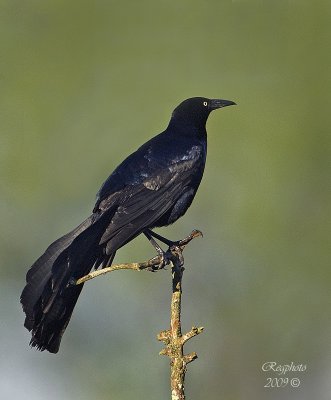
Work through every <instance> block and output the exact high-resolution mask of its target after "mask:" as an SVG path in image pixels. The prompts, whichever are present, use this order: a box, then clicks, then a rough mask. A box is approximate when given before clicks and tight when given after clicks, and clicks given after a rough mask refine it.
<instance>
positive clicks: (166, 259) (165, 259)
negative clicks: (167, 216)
mask: <svg viewBox="0 0 331 400" xmlns="http://www.w3.org/2000/svg"><path fill="white" fill-rule="evenodd" d="M152 233H154V232H152V231H151V230H149V229H145V230H144V235H145V236H146V237H147V239H148V240H149V241H150V243H151V244H152V246H153V247H154V249H155V250H156V252H157V254H158V256H159V257H160V264H159V268H164V267H165V266H166V265H167V264H168V263H169V257H168V255H167V253H166V252H165V251H164V250H163V249H162V248H161V247H160V245H159V244H158V243H157V242H156V240H155V239H154V238H153V235H152Z"/></svg>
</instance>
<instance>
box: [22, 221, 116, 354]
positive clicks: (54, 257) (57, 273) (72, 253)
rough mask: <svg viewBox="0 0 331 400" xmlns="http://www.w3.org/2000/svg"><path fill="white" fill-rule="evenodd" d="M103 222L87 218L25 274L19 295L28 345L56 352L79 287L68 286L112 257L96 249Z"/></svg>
mask: <svg viewBox="0 0 331 400" xmlns="http://www.w3.org/2000/svg"><path fill="white" fill-rule="evenodd" d="M107 220H108V219H107V218H96V216H95V214H94V215H92V216H90V217H89V218H87V219H86V220H85V221H84V222H83V223H82V224H80V225H79V226H78V227H77V228H76V229H74V230H73V231H71V232H70V233H68V234H67V235H65V236H63V237H61V238H60V239H58V240H56V241H55V242H54V243H52V244H51V245H50V246H49V247H48V248H47V250H46V251H45V253H44V254H43V255H42V256H41V257H40V258H39V259H38V260H37V261H36V262H35V263H34V264H33V265H32V267H31V268H30V270H29V271H28V273H27V276H26V286H25V288H24V290H23V292H22V295H21V303H22V306H23V310H24V312H25V314H26V318H25V323H24V326H25V327H26V328H27V329H28V330H29V331H31V333H32V338H31V342H30V344H31V345H32V346H35V347H37V348H38V349H39V350H48V351H49V352H51V353H57V352H58V350H59V346H60V341H61V338H62V335H63V333H64V331H65V329H66V327H67V325H68V322H69V320H70V317H71V314H72V312H73V309H74V307H75V304H76V302H77V299H78V296H79V294H80V292H81V290H82V288H83V285H78V286H75V285H74V284H72V283H74V282H75V280H76V279H78V278H80V277H81V276H83V275H86V274H87V273H88V272H89V271H90V270H91V269H92V267H93V266H94V267H98V266H99V265H102V266H103V265H104V264H105V263H106V262H107V261H108V260H109V259H110V258H111V257H112V255H106V254H104V252H103V249H102V247H100V246H99V241H100V238H101V236H102V234H103V232H104V229H105V228H106V226H103V225H105V224H106V223H107ZM108 221H109V220H108Z"/></svg>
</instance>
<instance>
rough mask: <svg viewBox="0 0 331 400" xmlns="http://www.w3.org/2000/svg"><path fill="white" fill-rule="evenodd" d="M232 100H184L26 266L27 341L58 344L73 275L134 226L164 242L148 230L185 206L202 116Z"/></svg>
mask: <svg viewBox="0 0 331 400" xmlns="http://www.w3.org/2000/svg"><path fill="white" fill-rule="evenodd" d="M233 104H235V103H234V102H232V101H228V100H218V99H217V100H215V99H214V100H210V99H206V98H203V97H194V98H191V99H187V100H185V101H183V102H182V103H181V104H180V105H179V106H178V107H177V108H176V109H175V110H174V111H173V113H172V116H171V119H170V122H169V125H168V127H167V128H166V130H165V131H164V132H162V133H160V134H159V135H157V136H155V137H153V138H152V139H151V140H149V141H148V142H146V143H145V144H143V145H142V146H141V147H140V148H139V149H138V150H137V151H135V152H134V153H132V154H131V155H130V156H129V157H127V158H126V159H125V160H124V161H123V162H122V163H121V164H120V165H119V166H118V167H117V168H116V169H115V171H114V172H113V173H112V174H111V175H110V176H109V178H108V179H107V180H106V181H105V183H104V184H103V185H102V187H101V189H100V190H99V192H98V194H97V201H96V204H95V207H94V209H93V213H92V215H91V216H89V217H88V218H87V219H86V220H85V221H84V222H83V223H81V224H80V225H79V226H78V227H77V228H76V229H74V230H73V231H72V232H70V233H68V234H66V235H65V236H63V237H61V238H60V239H58V240H56V241H55V242H54V243H52V244H51V245H50V246H49V247H48V248H47V250H46V251H45V253H44V254H43V255H42V256H41V257H40V258H39V259H38V260H37V261H36V262H35V263H34V264H33V265H32V267H31V268H30V269H29V271H28V273H27V276H26V282H27V283H26V286H25V288H24V290H23V292H22V295H21V303H22V306H23V310H24V312H25V314H26V318H25V323H24V325H25V327H26V328H27V329H28V330H29V331H31V332H32V339H31V342H30V344H31V345H32V346H35V347H37V348H38V349H39V350H48V351H50V352H51V353H57V351H58V350H59V346H60V341H61V338H62V335H63V333H64V331H65V329H66V327H67V325H68V322H69V320H70V317H71V314H72V312H73V309H74V306H75V304H76V302H77V299H78V296H79V294H80V292H81V290H82V288H83V285H77V286H75V285H73V284H71V283H72V282H75V280H77V279H78V278H80V277H82V276H83V275H86V274H87V273H88V272H90V270H91V269H92V268H95V269H96V268H100V267H101V268H103V267H105V266H107V265H110V263H111V262H112V261H113V259H114V257H115V253H116V251H117V250H118V249H119V248H121V247H122V246H124V245H125V244H126V243H128V242H130V241H131V240H132V239H134V238H135V237H136V236H138V235H139V234H141V233H144V234H145V235H146V236H147V237H148V238H149V239H150V240H151V241H153V243H154V245H155V244H156V242H155V241H154V239H153V237H155V238H157V239H159V240H161V241H164V242H165V243H166V244H170V243H171V241H169V240H167V239H164V238H162V237H161V236H160V235H157V234H155V233H154V232H153V231H151V229H152V228H155V227H161V226H166V225H169V224H172V223H173V222H175V221H176V220H177V219H178V218H180V217H181V216H182V215H184V213H185V212H186V210H187V209H188V208H189V206H190V205H191V203H192V200H193V198H194V196H195V193H196V191H197V189H198V187H199V184H200V181H201V178H202V175H203V171H204V167H205V161H206V154H207V132H206V121H207V118H208V116H209V114H210V112H211V111H213V110H215V109H217V108H221V107H226V106H230V105H233ZM157 250H158V252H159V253H160V254H161V255H162V251H161V248H160V247H157Z"/></svg>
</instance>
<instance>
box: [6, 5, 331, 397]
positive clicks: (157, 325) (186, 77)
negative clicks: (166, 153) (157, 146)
mask: <svg viewBox="0 0 331 400" xmlns="http://www.w3.org/2000/svg"><path fill="white" fill-rule="evenodd" d="M0 10H1V11H0V17H1V21H0V38H1V39H0V41H1V58H0V88H1V96H0V101H1V107H0V112H1V116H0V118H1V132H0V135H1V136H0V177H1V198H0V220H1V232H0V234H1V237H0V246H1V247H0V257H1V264H0V265H1V269H0V273H1V283H0V304H1V342H0V354H1V356H0V372H1V373H0V392H1V393H0V397H1V398H2V399H9V398H11V399H21V398H24V399H28V400H30V399H31V400H39V399H45V398H47V399H50V400H53V399H54V400H55V399H56V400H58V399H65V400H67V399H71V400H76V399H80V400H84V399H90V398H93V399H97V400H106V399H120V400H127V399H167V398H169V385H168V380H169V365H168V360H167V359H166V358H164V357H163V358H162V357H160V356H158V351H160V350H161V348H162V346H161V344H160V343H158V342H157V341H156V338H155V336H156V334H157V333H158V332H159V331H160V330H162V329H165V328H167V327H168V323H169V322H168V319H169V300H170V279H171V277H170V273H169V271H168V272H160V273H157V274H147V273H146V274H145V273H142V274H136V273H133V272H125V271H123V272H118V273H114V274H112V275H109V276H106V277H104V278H99V279H96V280H95V281H92V282H90V283H88V284H87V285H86V286H85V288H84V291H83V293H82V295H81V297H80V299H79V302H78V304H77V307H76V309H75V312H74V315H73V318H72V320H71V323H70V325H69V327H68V329H67V331H66V333H65V335H64V338H63V341H62V346H61V349H60V352H59V353H58V355H52V354H48V353H46V352H44V353H40V352H37V351H35V350H34V349H30V348H29V346H28V342H29V338H30V335H29V334H28V332H27V331H26V330H25V329H24V328H23V319H24V317H23V313H22V310H21V306H20V304H19V296H20V292H21V290H22V288H23V286H24V283H25V274H26V271H27V269H28V268H29V266H30V265H31V264H32V263H33V262H34V261H35V259H36V258H37V257H38V256H39V255H40V254H41V253H42V252H43V251H44V250H45V248H46V247H47V246H48V244H50V243H51V242H52V241H53V240H55V239H56V238H57V237H59V236H61V235H62V234H64V233H65V232H67V231H69V230H71V229H72V228H73V227H75V226H76V225H78V224H79V223H80V222H81V221H82V220H83V219H85V217H86V216H87V215H89V213H90V211H91V209H92V207H93V204H94V193H96V192H97V190H98V189H99V186H100V185H101V183H102V182H103V181H104V180H105V179H106V178H107V176H108V174H109V173H110V172H111V171H112V170H113V169H114V167H116V165H117V164H118V163H119V162H120V161H121V160H122V159H123V158H124V157H125V156H127V155H128V154H129V153H130V152H132V151H133V150H135V149H136V148H137V147H138V146H139V145H140V144H142V143H143V142H144V141H146V140H147V139H149V138H150V137H151V136H153V135H154V134H156V133H158V132H160V131H161V130H162V129H164V128H165V126H166V125H167V123H168V119H169V116H170V113H171V111H172V109H173V108H174V107H175V106H176V105H177V104H178V103H179V102H180V101H182V100H183V99H185V98H187V97H191V96H205V97H220V98H225V99H230V100H234V101H236V102H237V103H238V106H237V107H231V108H227V109H225V110H222V111H218V112H214V113H213V114H212V115H211V117H210V119H209V121H208V126H207V129H208V134H209V139H208V140H209V153H208V160H207V167H206V171H205V175H204V179H203V182H202V184H201V187H200V190H199V192H198V195H197V197H196V199H195V202H194V204H193V205H192V207H191V209H190V210H189V212H188V213H187V214H186V215H185V217H184V218H183V219H181V220H180V221H178V222H177V223H176V224H175V225H174V226H172V227H168V228H166V229H162V230H160V231H159V232H160V233H161V234H162V233H163V234H165V235H166V236H167V237H170V238H174V239H177V238H182V237H184V236H185V235H186V234H188V233H189V232H190V231H191V230H192V229H193V228H199V229H201V230H202V231H203V232H204V238H203V239H200V240H196V241H195V242H194V244H192V245H191V246H190V247H188V248H187V250H186V258H185V261H186V272H185V276H184V304H183V322H184V328H185V329H189V328H190V327H191V326H192V325H193V324H199V325H203V326H205V332H204V333H203V334H202V335H201V336H199V337H198V338H196V339H194V340H193V341H192V342H191V343H189V344H188V345H187V348H186V350H187V351H193V350H195V351H197V352H198V355H199V359H198V360H197V361H195V362H194V363H193V364H190V366H189V370H188V374H187V379H186V392H187V397H188V398H189V399H192V400H193V399H226V400H237V399H238V400H241V399H245V400H246V399H249V400H256V399H290V400H293V399H300V400H302V399H307V400H308V399H309V400H310V399H312V398H315V399H319V400H324V399H325V400H326V399H329V398H330V397H329V396H330V394H329V393H330V390H331V387H330V381H331V380H330V375H331V373H330V372H331V357H330V353H331V351H330V333H331V329H330V328H331V322H330V306H331V302H330V275H331V272H330V242H329V241H330V212H331V206H330V204H331V202H330V200H331V199H330V197H331V196H330V143H331V141H330V123H331V118H330V114H331V112H330V105H331V104H330V89H331V85H330V76H331V75H330V67H331V65H330V64H331V52H330V42H331V36H330V32H331V29H330V25H331V4H330V2H328V1H303V0H302V1H300V0H278V1H267V0H260V1H258V0H256V1H244V0H242V1H240V0H236V1H235V0H233V1H225V0H222V1H220V0H214V1H205V2H201V1H197V0H190V1H189V0H182V1H158V2H156V1H150V0H141V1H137V2H133V1H131V2H129V1H123V2H118V1H102V0H96V1H93V2H92V1H50V0H39V1H38V0H30V1H21V0H10V1H6V0H3V1H1V5H0ZM152 255H153V251H152V249H151V247H150V245H149V244H148V243H147V241H146V240H145V239H143V238H138V239H136V240H135V241H134V242H133V243H130V244H129V245H128V246H126V247H125V248H123V249H122V250H121V251H120V252H119V253H118V257H117V261H142V260H144V259H146V258H148V257H150V256H152ZM266 361H276V362H277V363H280V364H286V363H290V362H291V361H293V362H294V363H299V364H306V365H307V371H306V372H302V373H299V374H293V373H292V374H288V375H287V376H288V377H290V378H291V377H299V379H300V380H301V385H300V387H298V388H291V387H287V388H283V389H280V388H278V389H277V388H274V389H267V388H264V385H265V384H266V383H267V381H266V379H267V377H276V376H277V375H276V374H275V373H273V374H268V373H264V372H262V371H261V366H262V364H263V363H264V362H266Z"/></svg>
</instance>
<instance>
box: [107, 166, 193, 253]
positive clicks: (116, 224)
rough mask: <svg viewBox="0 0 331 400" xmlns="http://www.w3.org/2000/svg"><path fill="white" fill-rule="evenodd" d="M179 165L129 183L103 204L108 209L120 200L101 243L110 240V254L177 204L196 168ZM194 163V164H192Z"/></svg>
mask: <svg viewBox="0 0 331 400" xmlns="http://www.w3.org/2000/svg"><path fill="white" fill-rule="evenodd" d="M180 164H183V163H180ZM186 167H187V168H185V167H184V165H178V171H174V170H171V169H166V170H165V169H163V170H160V171H158V173H155V174H153V176H151V177H148V178H146V179H145V180H144V181H143V182H142V183H140V184H137V185H129V186H127V187H126V189H125V190H124V191H122V192H121V194H120V196H116V194H113V195H112V196H111V197H112V198H109V199H105V200H104V201H103V202H102V203H101V204H100V206H101V207H102V208H103V209H105V208H108V207H109V206H110V205H111V203H113V202H115V201H116V202H117V204H118V207H117V210H116V212H115V214H114V216H113V218H112V220H111V222H110V224H109V225H108V227H107V229H106V230H105V232H104V234H103V235H102V238H101V240H100V244H104V243H106V242H108V243H107V254H108V253H110V252H112V251H115V250H117V249H118V248H119V247H121V246H123V245H124V244H125V243H127V242H128V241H129V240H131V239H132V238H133V237H135V236H137V235H138V234H139V233H141V232H142V231H143V230H144V229H145V228H146V227H150V226H153V224H154V223H155V222H156V221H157V220H158V219H159V218H160V217H161V216H162V215H164V214H165V213H166V212H167V211H168V210H169V209H171V207H173V206H174V204H175V203H176V201H177V199H178V198H179V197H180V196H181V194H182V193H183V191H184V190H185V189H186V184H187V183H188V182H189V181H190V176H191V175H192V173H193V174H194V172H195V168H194V167H193V166H192V163H189V165H186ZM188 167H190V168H188Z"/></svg>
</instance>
